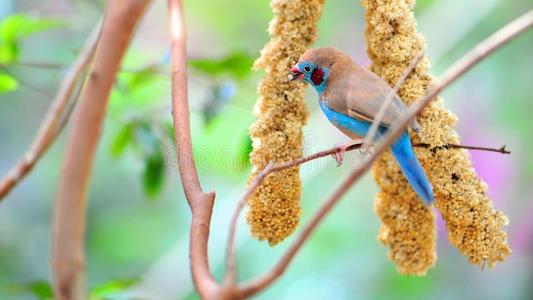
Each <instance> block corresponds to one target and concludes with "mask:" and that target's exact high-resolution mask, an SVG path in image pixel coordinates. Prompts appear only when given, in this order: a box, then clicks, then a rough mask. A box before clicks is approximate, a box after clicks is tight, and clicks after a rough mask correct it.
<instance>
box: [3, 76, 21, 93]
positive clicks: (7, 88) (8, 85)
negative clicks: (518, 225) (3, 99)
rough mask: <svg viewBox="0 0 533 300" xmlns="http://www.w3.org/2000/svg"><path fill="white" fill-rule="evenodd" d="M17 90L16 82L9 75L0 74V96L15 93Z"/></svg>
mask: <svg viewBox="0 0 533 300" xmlns="http://www.w3.org/2000/svg"><path fill="white" fill-rule="evenodd" d="M17 88H18V81H17V80H16V79H15V78H14V77H12V76H11V75H9V74H6V73H0V95H1V94H5V93H9V92H12V91H15V90H16V89H17Z"/></svg>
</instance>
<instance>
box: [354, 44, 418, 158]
mask: <svg viewBox="0 0 533 300" xmlns="http://www.w3.org/2000/svg"><path fill="white" fill-rule="evenodd" d="M423 57H424V51H421V52H420V53H418V55H417V56H415V58H413V60H412V61H411V63H410V64H409V66H408V67H407V68H406V69H405V70H404V71H403V74H402V76H401V77H400V79H398V81H397V82H396V84H395V85H394V88H393V89H392V90H391V91H390V92H389V93H388V94H387V97H386V98H385V101H383V103H382V104H381V106H380V107H379V110H378V113H377V114H376V117H375V118H374V120H373V121H372V125H371V126H370V129H369V130H368V133H367V135H366V137H365V140H364V143H363V151H364V152H366V151H367V150H368V148H369V147H370V145H371V144H372V143H373V142H374V138H375V137H376V133H377V130H378V127H379V125H380V123H381V120H382V119H383V116H384V115H385V111H386V110H387V108H388V107H389V104H390V103H391V102H392V99H394V96H395V95H397V94H398V91H399V90H400V88H401V87H402V84H403V83H404V82H405V80H407V77H409V75H411V73H412V72H413V70H414V69H415V67H416V65H417V64H418V62H420V60H421V59H422V58H423Z"/></svg>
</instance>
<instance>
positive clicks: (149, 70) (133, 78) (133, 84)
mask: <svg viewBox="0 0 533 300" xmlns="http://www.w3.org/2000/svg"><path fill="white" fill-rule="evenodd" d="M158 75H159V74H158V73H157V67H155V66H149V67H146V68H144V69H141V70H139V71H136V72H125V74H124V75H123V81H124V84H125V87H126V89H127V90H128V92H131V93H134V92H135V91H136V89H139V88H142V87H144V86H146V85H149V84H150V83H152V82H154V81H155V80H156V79H157V76H158Z"/></svg>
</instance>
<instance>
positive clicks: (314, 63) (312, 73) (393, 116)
mask: <svg viewBox="0 0 533 300" xmlns="http://www.w3.org/2000/svg"><path fill="white" fill-rule="evenodd" d="M290 77H291V79H299V80H304V81H306V82H308V83H309V84H310V85H311V86H313V87H314V88H315V90H316V91H317V92H318V96H319V104H320V108H321V109H322V111H323V112H324V114H325V115H326V116H327V118H328V119H329V121H330V122H331V123H333V125H335V126H336V127H337V128H338V129H340V130H341V131H342V132H343V133H344V134H345V135H347V136H348V137H350V138H352V139H353V141H352V142H349V143H343V144H341V145H338V148H339V149H340V150H341V151H340V152H339V153H338V154H337V155H336V156H335V159H336V160H337V163H339V164H340V163H342V160H343V157H344V152H345V151H346V149H347V148H348V147H350V146H351V145H353V144H354V142H355V141H360V139H361V138H362V137H365V136H366V135H367V133H368V130H369V129H370V127H371V125H372V121H373V120H374V117H375V115H376V114H377V112H378V111H379V109H380V107H381V105H382V103H383V102H384V101H385V100H386V97H387V95H388V94H389V93H390V92H392V88H391V87H390V86H389V85H388V84H387V83H386V82H385V81H384V80H383V79H382V78H380V77H379V76H377V75H376V74H374V73H372V72H370V71H369V70H367V69H364V68H362V67H360V66H359V65H357V64H356V63H355V62H354V61H353V60H352V59H351V58H350V57H349V56H348V55H346V54H344V53H342V52H341V51H339V50H337V49H334V48H316V49H309V50H307V51H306V52H305V53H304V54H303V55H302V57H301V58H300V59H299V61H298V63H297V64H296V65H295V66H294V67H293V68H292V69H291V73H290ZM406 110H407V106H406V105H405V103H403V101H402V100H401V99H400V98H399V97H398V96H397V95H394V97H393V99H392V101H391V103H390V104H389V106H388V108H387V109H386V111H385V114H384V115H383V118H382V120H381V123H380V124H379V129H378V135H379V134H383V133H385V132H386V131H387V129H388V127H389V126H390V125H391V124H392V123H393V122H394V121H396V120H397V119H398V118H400V117H401V115H402V114H403V113H405V112H406ZM410 127H411V128H412V129H413V130H414V131H415V132H418V124H417V122H416V121H413V123H412V124H411V126H410ZM391 151H392V154H393V155H394V157H395V158H396V161H397V162H398V164H399V165H400V169H401V170H402V172H403V174H404V175H405V177H406V178H407V181H408V182H409V183H410V184H411V186H412V187H413V189H414V190H415V191H416V193H417V194H418V195H419V196H420V198H422V200H423V201H424V203H426V204H431V203H432V202H433V199H434V196H433V188H432V187H431V184H430V183H429V180H428V178H427V176H426V174H425V172H424V169H423V168H422V166H421V165H420V162H419V161H418V159H417V158H416V156H415V153H414V151H413V146H412V145H411V140H410V138H409V133H408V132H407V130H406V131H405V132H404V133H403V134H402V135H401V136H400V137H399V138H398V139H397V140H396V141H395V142H394V143H393V144H392V145H391Z"/></svg>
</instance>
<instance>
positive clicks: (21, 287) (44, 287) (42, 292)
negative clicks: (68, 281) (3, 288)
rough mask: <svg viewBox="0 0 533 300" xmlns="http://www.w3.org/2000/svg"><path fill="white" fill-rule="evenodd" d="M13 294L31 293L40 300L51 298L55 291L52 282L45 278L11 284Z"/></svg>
mask: <svg viewBox="0 0 533 300" xmlns="http://www.w3.org/2000/svg"><path fill="white" fill-rule="evenodd" d="M8 292H9V293H11V294H17V295H21V294H31V295H33V296H35V297H36V298H37V299H39V300H51V299H53V298H54V293H53V291H52V287H51V286H50V283H48V282H46V281H44V280H37V281H31V282H25V283H20V284H14V285H11V286H10V287H9V288H8Z"/></svg>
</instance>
